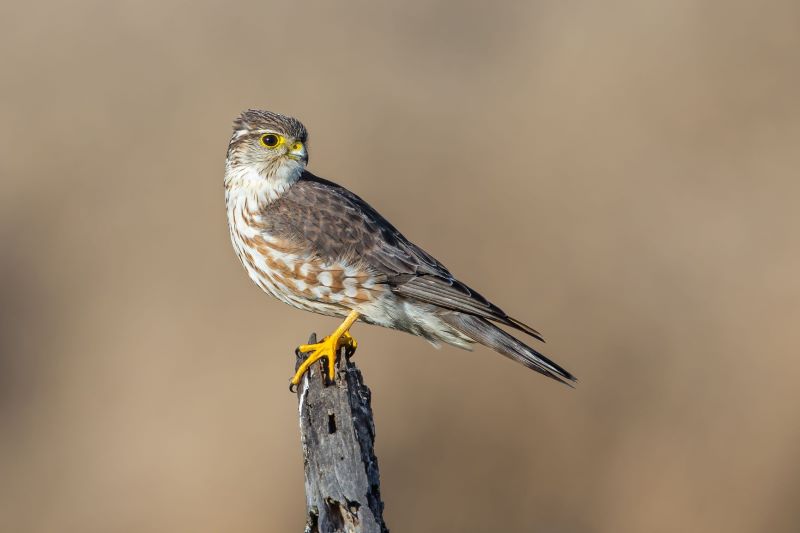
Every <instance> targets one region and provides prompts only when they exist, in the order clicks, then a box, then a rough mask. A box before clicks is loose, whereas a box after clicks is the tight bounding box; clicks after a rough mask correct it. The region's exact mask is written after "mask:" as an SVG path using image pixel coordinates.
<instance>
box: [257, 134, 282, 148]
mask: <svg viewBox="0 0 800 533" xmlns="http://www.w3.org/2000/svg"><path fill="white" fill-rule="evenodd" d="M285 142H286V139H284V138H283V135H278V134H277V133H267V134H264V135H262V136H261V145H262V146H266V147H267V148H275V147H277V146H280V145H282V144H283V143H285Z"/></svg>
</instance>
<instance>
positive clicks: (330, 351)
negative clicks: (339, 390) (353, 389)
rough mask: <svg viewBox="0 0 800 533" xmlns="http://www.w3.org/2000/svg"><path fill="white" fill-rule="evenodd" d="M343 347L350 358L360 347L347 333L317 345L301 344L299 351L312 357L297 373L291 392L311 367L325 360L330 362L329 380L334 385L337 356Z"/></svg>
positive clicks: (290, 387)
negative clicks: (309, 353)
mask: <svg viewBox="0 0 800 533" xmlns="http://www.w3.org/2000/svg"><path fill="white" fill-rule="evenodd" d="M343 347H344V348H345V353H346V354H347V356H348V357H349V356H351V355H353V354H354V353H355V351H356V348H357V347H358V342H356V340H355V339H354V338H353V337H352V336H351V335H350V333H348V332H347V331H345V332H343V333H341V334H340V335H338V336H336V335H335V333H334V334H333V335H331V336H329V337H325V338H324V339H322V342H318V343H317V344H301V345H300V346H298V347H297V351H299V352H302V353H308V352H311V355H309V356H308V357H307V358H306V360H305V361H303V364H301V365H300V367H299V368H298V369H297V372H295V374H294V377H293V378H292V381H291V382H290V383H289V390H290V391H294V387H296V386H297V385H298V384H299V383H300V380H301V379H303V374H305V373H306V372H307V371H308V369H309V368H310V367H311V365H313V364H314V363H316V362H317V361H319V360H320V359H323V358H325V359H327V360H328V379H329V380H330V382H331V383H333V378H334V377H335V376H336V355H337V354H338V353H339V350H340V349H341V348H343Z"/></svg>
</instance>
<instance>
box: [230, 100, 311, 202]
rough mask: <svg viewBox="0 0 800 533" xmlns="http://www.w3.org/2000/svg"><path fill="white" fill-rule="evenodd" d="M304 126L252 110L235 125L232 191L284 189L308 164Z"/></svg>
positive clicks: (279, 116)
mask: <svg viewBox="0 0 800 533" xmlns="http://www.w3.org/2000/svg"><path fill="white" fill-rule="evenodd" d="M307 138H308V133H307V132H306V128H305V126H303V124H302V123H301V122H300V121H299V120H297V119H296V118H292V117H287V116H285V115H280V114H278V113H273V112H271V111H259V110H255V109H249V110H247V111H245V112H244V113H242V114H241V115H240V116H239V118H237V119H236V120H235V121H234V123H233V136H232V137H231V142H230V144H228V158H227V161H226V173H225V181H226V185H227V186H229V187H235V186H244V187H247V188H270V189H271V188H278V189H283V188H285V187H287V186H289V185H291V184H292V183H294V182H295V181H296V180H297V179H298V178H299V177H300V174H302V172H303V170H304V169H305V167H306V164H307V163H308V151H307V149H306V141H307Z"/></svg>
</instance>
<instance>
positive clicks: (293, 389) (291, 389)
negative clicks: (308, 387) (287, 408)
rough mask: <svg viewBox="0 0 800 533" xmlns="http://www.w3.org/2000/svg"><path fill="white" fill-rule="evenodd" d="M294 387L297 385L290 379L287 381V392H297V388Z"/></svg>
mask: <svg viewBox="0 0 800 533" xmlns="http://www.w3.org/2000/svg"><path fill="white" fill-rule="evenodd" d="M295 387H297V385H295V384H294V383H292V382H291V381H290V382H289V392H292V393H294V394H297V389H295Z"/></svg>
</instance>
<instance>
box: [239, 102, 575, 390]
mask: <svg viewBox="0 0 800 533" xmlns="http://www.w3.org/2000/svg"><path fill="white" fill-rule="evenodd" d="M307 138H308V134H307V132H306V128H305V126H303V124H302V123H301V122H300V121H299V120H297V119H295V118H292V117H288V116H285V115H280V114H278V113H273V112H270V111H260V110H252V109H251V110H248V111H245V112H243V113H242V114H241V115H240V116H239V117H238V118H237V119H236V120H235V121H234V125H233V136H232V137H231V140H230V144H229V145H228V155H227V160H226V161H225V204H226V207H227V212H228V227H229V229H230V234H231V241H232V242H233V248H234V250H235V251H236V255H237V256H238V257H239V260H240V261H241V262H242V265H244V268H245V270H246V271H247V273H248V275H249V276H250V279H252V280H253V281H254V282H255V284H256V285H258V286H259V287H261V289H262V290H264V291H265V292H267V293H269V294H270V295H272V296H274V297H275V298H277V299H278V300H281V301H283V302H285V303H287V304H289V305H292V306H294V307H297V308H299V309H303V310H306V311H312V312H314V313H319V314H323V315H329V316H333V317H339V318H343V319H344V321H343V322H342V323H341V325H340V326H339V327H338V328H336V330H335V331H334V332H333V333H331V334H330V335H328V336H327V337H325V338H324V339H323V340H322V341H321V342H319V343H317V344H310V345H301V346H299V348H298V349H299V350H300V351H302V352H310V355H309V357H308V358H307V359H306V360H305V361H304V362H303V364H302V365H301V366H300V367H299V368H298V370H297V372H296V373H295V375H294V377H293V378H292V379H291V382H290V386H289V388H290V389H291V388H292V387H293V386H296V385H297V384H298V383H299V382H300V380H301V378H302V376H303V374H304V373H305V372H306V371H307V370H308V368H309V367H310V366H311V365H312V364H313V363H314V362H316V361H318V360H320V359H323V358H324V359H327V372H328V378H329V379H333V377H334V368H335V358H336V354H337V353H338V352H339V350H340V349H341V348H342V347H345V348H346V350H347V351H349V352H353V351H354V350H355V348H356V341H355V339H354V338H353V337H352V336H351V335H350V333H349V330H350V327H351V326H352V325H353V324H354V323H355V322H356V321H357V320H361V321H363V322H366V323H369V324H376V325H378V326H383V327H387V328H392V329H396V330H400V331H405V332H408V333H411V334H412V335H417V336H419V337H423V338H425V339H427V340H428V341H430V342H431V343H433V344H435V345H438V344H440V343H442V342H444V343H447V344H451V345H454V346H457V347H459V348H466V349H469V348H470V346H471V345H472V344H474V343H479V344H483V345H484V346H487V347H489V348H491V349H492V350H495V351H497V352H499V353H501V354H502V355H505V356H506V357H509V358H511V359H513V360H514V361H517V362H519V363H521V364H523V365H524V366H526V367H528V368H530V369H532V370H535V371H537V372H539V373H541V374H544V375H545V376H548V377H550V378H553V379H555V380H557V381H560V382H562V383H566V384H570V382H574V381H575V377H574V376H573V375H572V374H570V373H569V372H567V371H566V370H564V369H563V368H562V367H560V366H559V365H558V364H556V363H555V362H553V361H551V360H550V359H548V358H547V357H545V356H544V355H542V354H541V353H539V352H537V351H536V350H534V349H533V348H531V347H530V346H528V345H527V344H525V343H524V342H522V341H521V340H519V339H517V338H515V337H513V336H512V335H510V334H509V333H507V332H506V331H504V330H503V329H501V328H499V327H498V326H497V325H496V324H501V325H504V326H508V327H511V328H513V329H515V330H517V331H519V332H521V333H524V334H527V335H530V336H531V337H534V338H536V339H539V340H543V339H542V337H541V335H540V334H539V333H538V332H537V331H536V330H534V329H533V328H531V327H530V326H527V325H525V324H523V323H522V322H520V321H519V320H517V319H515V318H512V317H510V316H508V315H507V314H506V313H505V312H504V311H503V310H502V309H500V308H499V307H497V306H496V305H494V304H492V303H491V302H489V301H488V300H487V299H486V298H484V297H483V296H481V295H480V294H478V293H477V292H475V291H474V290H472V289H471V288H470V287H468V286H467V285H465V284H464V283H462V282H460V281H459V280H458V279H456V278H455V276H453V275H452V274H451V273H450V271H448V270H447V268H445V267H444V265H442V264H441V263H440V262H439V261H437V260H436V259H434V258H433V256H431V255H430V254H428V253H427V252H425V251H424V250H423V249H422V248H420V247H419V246H416V245H415V244H414V243H412V242H411V241H409V240H408V239H406V238H405V237H404V236H403V235H402V234H401V233H400V232H399V231H397V230H396V229H395V228H394V226H392V225H391V224H390V223H389V222H388V221H387V220H386V219H385V218H383V217H382V216H381V215H380V214H379V213H378V212H377V211H375V209H373V208H372V207H371V206H370V205H369V204H368V203H367V202H365V201H364V200H362V199H361V198H359V197H358V196H356V195H355V194H354V193H352V192H350V191H349V190H347V189H345V188H344V187H342V186H340V185H337V184H335V183H332V182H330V181H327V180H325V179H322V178H320V177H317V176H315V175H314V174H312V173H311V172H309V171H308V170H306V164H307V163H308V152H307V147H306V141H307Z"/></svg>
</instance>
